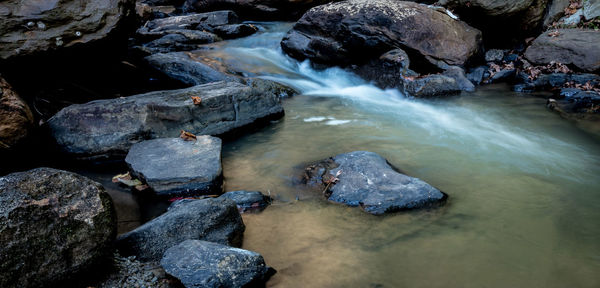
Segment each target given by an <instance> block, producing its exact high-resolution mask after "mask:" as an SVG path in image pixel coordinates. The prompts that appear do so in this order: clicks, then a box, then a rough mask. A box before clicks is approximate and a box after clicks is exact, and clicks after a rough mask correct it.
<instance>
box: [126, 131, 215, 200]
mask: <svg viewBox="0 0 600 288" xmlns="http://www.w3.org/2000/svg"><path fill="white" fill-rule="evenodd" d="M125 162H127V165H128V166H129V169H130V170H131V171H132V175H134V176H135V177H137V178H139V179H140V180H142V181H143V182H145V183H146V184H147V185H148V186H150V188H152V190H154V192H156V194H157V195H159V196H167V197H174V196H190V195H200V194H221V193H222V192H223V170H222V168H221V139H219V138H216V137H212V136H196V140H195V141H186V140H183V139H181V138H161V139H153V140H148V141H143V142H140V143H136V144H134V145H133V146H131V149H129V153H127V157H126V158H125Z"/></svg>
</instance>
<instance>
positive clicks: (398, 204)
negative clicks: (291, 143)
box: [304, 151, 447, 215]
mask: <svg viewBox="0 0 600 288" xmlns="http://www.w3.org/2000/svg"><path fill="white" fill-rule="evenodd" d="M304 181H305V182H306V183H307V184H309V185H313V186H316V187H317V188H318V190H319V191H322V192H323V194H324V196H325V197H326V198H327V199H328V200H329V201H333V202H337V203H342V204H345V205H348V206H360V207H362V208H363V210H364V211H366V212H368V213H371V214H375V215H379V214H384V213H390V212H395V211H400V210H408V209H417V208H424V207H431V206H437V205H439V204H440V203H442V202H443V201H444V200H445V199H446V198H447V196H446V194H444V193H443V192H441V191H440V190H438V189H436V188H434V187H432V186H431V185H429V184H427V183H425V182H424V181H422V180H420V179H417V178H413V177H410V176H406V175H404V174H402V173H399V172H398V171H397V169H395V168H394V167H392V166H391V165H390V164H389V163H388V162H387V161H386V160H385V159H384V158H383V157H381V156H379V155H377V154H375V153H373V152H367V151H355V152H350V153H345V154H339V155H337V156H335V157H332V158H329V159H325V160H322V161H320V162H318V163H316V164H313V165H310V166H308V167H307V168H306V169H305V175H304Z"/></svg>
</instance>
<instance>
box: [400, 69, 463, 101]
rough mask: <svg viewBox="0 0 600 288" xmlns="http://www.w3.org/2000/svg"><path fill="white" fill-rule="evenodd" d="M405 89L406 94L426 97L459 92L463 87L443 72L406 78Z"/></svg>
mask: <svg viewBox="0 0 600 288" xmlns="http://www.w3.org/2000/svg"><path fill="white" fill-rule="evenodd" d="M403 91H404V94H406V95H409V96H413V97H417V98H426V97H434V96H446V95H451V94H457V93H460V91H462V89H461V87H460V85H459V83H457V81H456V80H455V79H454V78H452V77H449V76H445V75H441V74H433V75H428V76H425V77H420V78H416V79H414V80H410V79H407V80H405V81H404V87H403Z"/></svg>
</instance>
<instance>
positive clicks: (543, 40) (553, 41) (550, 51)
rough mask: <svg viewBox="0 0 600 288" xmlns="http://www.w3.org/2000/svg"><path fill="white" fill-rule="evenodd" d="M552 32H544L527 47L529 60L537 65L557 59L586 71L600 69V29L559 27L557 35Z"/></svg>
mask: <svg viewBox="0 0 600 288" xmlns="http://www.w3.org/2000/svg"><path fill="white" fill-rule="evenodd" d="M550 33H551V31H547V32H545V33H543V34H542V35H540V36H539V37H538V38H536V39H535V40H534V41H533V43H532V44H531V46H529V48H527V50H526V51H525V58H527V60H529V61H530V62H532V63H534V64H537V65H547V64H549V63H550V62H552V61H556V62H560V63H562V64H566V65H572V66H574V67H576V68H577V69H580V70H583V71H586V72H594V71H598V70H599V69H600V49H598V43H600V31H594V30H584V29H559V30H558V36H555V37H552V36H551V35H550Z"/></svg>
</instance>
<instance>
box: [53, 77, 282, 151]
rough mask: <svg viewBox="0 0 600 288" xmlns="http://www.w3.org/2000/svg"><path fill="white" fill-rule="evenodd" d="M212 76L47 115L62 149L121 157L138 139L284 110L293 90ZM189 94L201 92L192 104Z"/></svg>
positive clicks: (210, 128)
mask: <svg viewBox="0 0 600 288" xmlns="http://www.w3.org/2000/svg"><path fill="white" fill-rule="evenodd" d="M250 82H251V83H249V84H248V85H244V84H241V83H238V82H216V83H210V84H205V85H200V86H195V87H191V88H186V89H180V90H170V91H157V92H151V93H146V94H140V95H134V96H129V97H123V98H117V99H109V100H96V101H92V102H88V103H85V104H78V105H71V106H69V107H67V108H64V109H63V110H61V111H60V112H58V113H57V114H56V115H54V116H53V117H52V118H50V119H49V120H48V127H49V129H50V132H51V134H52V136H53V137H54V139H55V140H56V142H57V144H58V145H59V147H60V148H61V149H62V151H64V152H66V153H69V154H71V155H72V156H73V157H75V158H80V159H106V158H111V157H125V155H126V153H127V151H128V150H129V148H130V147H131V146H132V145H133V144H134V143H137V142H141V141H143V140H148V139H155V138H168V137H178V136H179V134H180V132H181V130H185V131H188V132H191V133H194V134H197V135H220V134H223V133H226V132H230V131H232V130H234V129H237V128H240V127H243V126H245V125H249V124H252V123H254V122H256V121H258V120H261V119H263V118H267V117H278V116H281V115H282V113H283V107H282V106H281V97H282V96H290V95H291V94H293V93H294V91H292V90H290V89H289V88H287V87H284V86H282V85H279V84H276V83H274V82H272V81H267V80H261V79H253V80H251V81H250ZM191 96H198V97H201V98H202V103H201V104H200V105H194V103H193V101H192V99H191Z"/></svg>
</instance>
